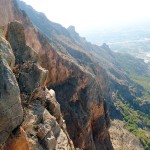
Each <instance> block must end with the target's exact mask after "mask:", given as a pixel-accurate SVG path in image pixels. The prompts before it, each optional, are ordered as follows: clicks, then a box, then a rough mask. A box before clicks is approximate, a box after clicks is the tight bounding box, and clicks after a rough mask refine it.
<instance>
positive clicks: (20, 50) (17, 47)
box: [6, 21, 39, 64]
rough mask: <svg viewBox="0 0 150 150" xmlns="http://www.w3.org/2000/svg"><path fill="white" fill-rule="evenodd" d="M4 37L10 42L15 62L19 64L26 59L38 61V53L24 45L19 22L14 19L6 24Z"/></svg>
mask: <svg viewBox="0 0 150 150" xmlns="http://www.w3.org/2000/svg"><path fill="white" fill-rule="evenodd" d="M6 39H7V40H8V41H9V42H10V45H11V47H12V49H13V51H14V54H15V57H16V64H21V63H24V62H26V61H33V62H37V61H38V59H39V57H38V54H37V53H36V52H35V51H34V50H33V49H32V48H30V47H29V46H27V45H26V40H25V34H24V28H23V25H22V24H21V23H19V22H17V21H15V22H11V23H9V24H8V29H7V34H6Z"/></svg>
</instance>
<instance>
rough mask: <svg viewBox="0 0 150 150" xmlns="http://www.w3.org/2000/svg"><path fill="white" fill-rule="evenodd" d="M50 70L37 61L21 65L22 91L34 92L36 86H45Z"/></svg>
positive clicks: (20, 82) (20, 81)
mask: <svg viewBox="0 0 150 150" xmlns="http://www.w3.org/2000/svg"><path fill="white" fill-rule="evenodd" d="M47 76H48V71H47V70H45V69H44V68H42V67H41V66H40V65H39V64H37V63H31V62H26V63H24V64H23V65H22V66H21V69H20V75H19V79H18V83H19V86H20V90H21V92H25V93H29V94H30V93H32V92H33V91H34V90H35V89H36V88H38V87H40V86H44V85H45V83H46V80H47Z"/></svg>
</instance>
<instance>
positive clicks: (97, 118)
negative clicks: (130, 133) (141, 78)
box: [0, 0, 145, 150]
mask: <svg viewBox="0 0 150 150" xmlns="http://www.w3.org/2000/svg"><path fill="white" fill-rule="evenodd" d="M18 2H19V1H18ZM19 4H20V3H19ZM21 4H22V6H23V7H22V8H23V9H25V10H26V12H27V13H28V15H29V17H30V19H31V20H32V22H33V24H34V25H35V26H37V28H36V27H34V26H33V25H32V23H31V21H30V19H29V18H28V16H27V15H26V13H25V12H24V11H21V10H20V9H19V8H18V6H17V4H16V1H15V0H5V1H4V0H1V1H0V6H1V7H2V8H1V9H0V14H4V12H5V10H7V9H8V10H9V11H8V12H6V13H5V15H6V18H5V19H4V21H3V18H1V20H2V21H1V22H0V25H2V26H4V28H5V29H6V25H7V23H8V22H9V21H13V20H18V21H20V22H22V24H23V26H24V28H25V38H26V43H27V44H28V45H29V46H30V47H32V48H33V49H34V50H35V51H36V52H37V53H38V54H39V57H40V58H39V59H40V61H39V63H40V64H41V65H42V67H44V68H46V69H47V70H48V71H49V75H48V78H47V80H46V81H45V82H44V85H45V84H46V85H47V86H48V87H49V88H53V89H54V90H55V91H56V98H57V100H58V101H59V103H60V107H61V110H62V114H63V116H64V119H65V121H66V126H67V131H68V133H69V135H70V138H71V139H72V141H73V143H74V145H75V147H79V148H82V149H103V150H105V149H113V148H112V145H111V142H110V138H109V132H108V127H109V126H110V119H109V111H108V106H107V102H108V103H109V107H110V110H111V115H112V117H113V118H120V119H121V118H122V115H123V113H122V111H121V110H117V109H118V108H117V107H116V106H115V105H116V103H115V102H116V100H118V97H119V96H120V97H121V100H122V99H123V100H125V102H127V103H129V104H132V101H133V99H134V98H136V96H141V95H142V91H143V90H144V89H143V88H142V87H141V86H139V85H137V84H135V83H133V82H132V81H131V80H130V79H129V78H128V76H127V75H126V73H125V72H124V70H123V69H122V68H121V65H120V64H119V63H118V62H117V61H116V59H115V58H114V53H113V52H111V50H110V49H109V47H108V46H107V45H106V44H104V45H103V46H101V47H99V46H96V45H92V44H91V43H88V42H87V41H86V40H85V39H84V38H81V37H80V36H79V35H78V34H77V33H76V32H75V30H74V28H73V27H69V28H68V29H65V28H63V27H62V26H61V25H59V24H56V23H52V22H50V21H49V20H48V19H47V18H46V17H45V16H44V15H43V14H41V13H37V12H36V11H34V10H33V9H32V8H31V7H29V6H25V5H24V3H21ZM10 6H11V7H10ZM20 6H21V5H20ZM10 13H11V16H9V15H10ZM41 20H42V22H41ZM39 29H40V31H39ZM41 32H43V33H44V34H42V33H41ZM9 37H10V35H9V34H8V33H7V34H6V38H7V39H8V40H9ZM11 39H12V41H13V38H11ZM15 46H17V45H13V43H12V48H13V49H14V50H15V49H16V48H15ZM17 49H20V50H21V48H20V47H17ZM26 50H27V48H26ZM17 52H19V51H17ZM35 55H36V54H35ZM18 59H19V58H18ZM24 59H25V58H22V60H21V61H23V62H24ZM18 61H20V60H16V62H18ZM28 65H29V64H27V66H28ZM29 66H30V65H29ZM30 67H31V68H36V66H34V65H33V66H30ZM28 70H29V74H28V73H27V74H26V71H28ZM31 70H32V69H28V68H26V65H25V66H24V67H22V68H21V73H22V74H20V75H21V77H22V78H23V77H24V79H26V80H27V79H28V78H31V79H32V78H33V76H31V75H30V71H31ZM37 74H39V73H37ZM36 79H38V78H36ZM31 81H32V80H31ZM42 81H43V80H42ZM19 82H20V83H22V82H23V79H21V78H20V80H19ZM39 83H41V82H39ZM42 83H43V82H42ZM21 85H22V84H21ZM26 85H27V86H29V84H26ZM38 85H39V84H35V86H31V87H30V86H29V87H28V88H26V86H25V87H23V86H21V89H26V90H25V91H26V92H27V94H29V95H32V94H31V93H30V90H33V89H34V88H36V87H37V86H38ZM28 89H30V90H29V91H28ZM25 100H26V99H25ZM41 100H42V101H43V99H41ZM22 101H24V99H23V98H22ZM134 109H136V108H134ZM49 111H50V112H51V111H52V109H51V108H50V110H49ZM52 112H53V111H52ZM24 113H26V111H25V112H24ZM36 113H37V112H36ZM56 118H57V117H56ZM47 121H48V120H47ZM47 121H46V122H47ZM140 125H141V124H140ZM144 127H145V126H144ZM144 127H143V128H144Z"/></svg>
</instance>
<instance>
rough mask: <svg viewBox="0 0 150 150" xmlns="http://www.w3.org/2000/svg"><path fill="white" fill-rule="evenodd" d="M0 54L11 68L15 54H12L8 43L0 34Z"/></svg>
mask: <svg viewBox="0 0 150 150" xmlns="http://www.w3.org/2000/svg"><path fill="white" fill-rule="evenodd" d="M0 56H1V57H3V58H4V59H5V60H6V61H7V63H8V65H9V66H10V67H11V68H13V66H14V64H15V56H14V54H13V51H12V49H11V46H10V44H9V43H8V42H7V41H6V40H5V39H4V38H3V37H1V36H0Z"/></svg>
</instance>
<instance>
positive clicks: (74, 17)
mask: <svg viewBox="0 0 150 150" xmlns="http://www.w3.org/2000/svg"><path fill="white" fill-rule="evenodd" d="M23 1H25V2H26V3H27V4H30V5H31V6H33V7H34V8H35V9H36V10H37V11H40V12H43V13H45V14H46V16H47V17H48V18H49V19H50V20H51V21H53V22H57V23H60V24H61V25H63V26H64V27H66V28H67V27H68V26H69V25H74V26H75V27H76V30H77V31H78V32H83V31H86V30H90V29H94V28H105V27H107V26H108V27H109V26H113V25H120V24H126V23H128V22H131V21H135V20H140V19H142V18H148V17H149V18H150V8H149V7H150V0H23Z"/></svg>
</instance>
